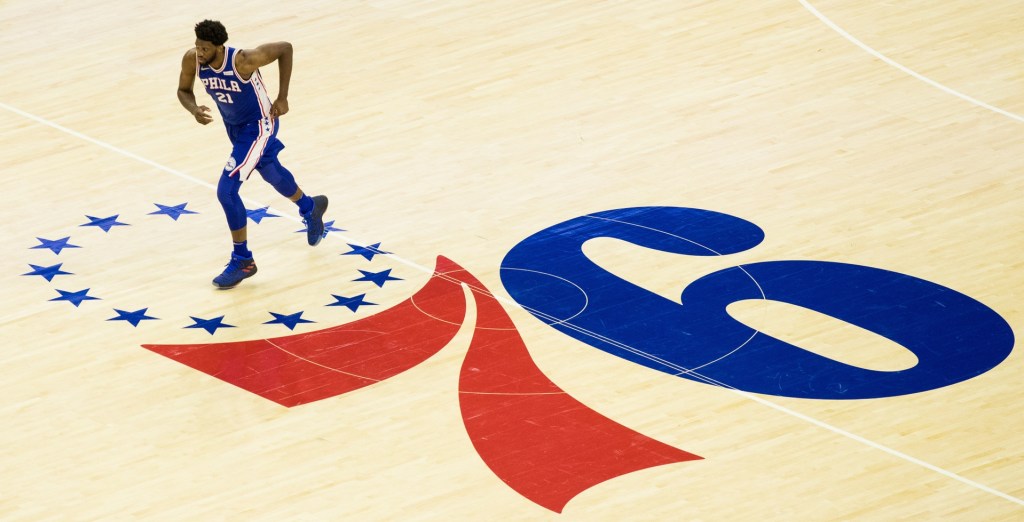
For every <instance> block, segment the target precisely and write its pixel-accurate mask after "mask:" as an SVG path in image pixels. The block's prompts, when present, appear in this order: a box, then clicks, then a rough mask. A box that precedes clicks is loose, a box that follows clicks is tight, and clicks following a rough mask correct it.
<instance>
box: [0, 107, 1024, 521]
mask: <svg viewBox="0 0 1024 522" xmlns="http://www.w3.org/2000/svg"><path fill="white" fill-rule="evenodd" d="M0 108H2V109H4V110H7V111H8V112H11V113H14V114H17V115H19V116H22V117H24V118H27V119H29V120H32V121H34V122H36V123H39V124H41V125H45V126H47V127H50V128H52V129H56V130H58V131H61V132H64V133H66V134H69V135H71V136H74V137H76V138H79V139H82V140H84V141H87V142H89V143H92V144H94V145H96V146H99V147H102V148H104V149H107V150H109V151H111V152H114V153H117V154H121V155H123V156H125V157H128V158H132V159H135V160H137V161H140V162H142V163H144V164H146V165H149V166H151V167H153V168H156V169H158V170H160V171H162V172H166V173H168V174H171V175H174V176H177V177H179V178H181V179H184V180H187V181H190V182H192V183H196V184H199V185H202V186H204V187H207V188H209V189H211V190H214V191H215V190H216V187H215V186H214V185H212V184H210V183H207V182H205V181H201V180H199V179H197V178H195V177H193V176H189V175H188V174H185V173H183V172H181V171H178V170H175V169H172V168H170V167H166V166H164V165H161V164H159V163H156V162H155V161H152V160H149V159H147V158H144V157H142V156H139V155H138V154H135V153H133V152H129V151H127V150H124V149H122V148H120V147H117V146H114V145H111V144H109V143H106V142H104V141H100V140H98V139H95V138H92V137H90V136H87V135H85V134H82V133H80V132H78V131H75V130H72V129H69V128H67V127H64V126H63V125H59V124H57V123H54V122H51V121H49V120H47V119H45V118H41V117H39V116H36V115H34V114H31V113H28V112H25V111H22V110H20V109H18V108H15V107H12V106H11V105H8V104H6V103H3V102H0ZM252 203H253V204H256V205H261V203H259V202H252ZM282 214H286V217H288V218H289V219H292V220H294V221H296V222H299V221H301V220H300V219H299V218H297V217H293V216H291V215H288V214H287V213H284V212H282ZM337 237H339V238H340V239H342V240H344V241H346V242H352V243H353V244H359V245H361V246H367V245H363V244H362V243H359V242H357V241H356V240H353V239H350V238H346V237H344V236H341V235H338V236H337ZM388 256H389V257H391V258H392V259H395V260H396V261H399V262H402V263H404V264H406V265H409V266H411V267H414V268H417V269H419V270H422V271H424V272H427V273H433V269H429V268H426V267H424V266H422V265H419V264H417V263H414V262H412V261H408V260H405V259H403V258H401V257H398V256H396V255H394V254H388ZM492 297H494V298H495V299H497V300H499V301H500V302H503V303H505V304H511V305H513V306H521V305H518V303H509V302H508V300H507V299H504V298H501V297H499V296H495V295H493V294H492ZM530 312H531V313H534V312H536V311H534V310H530ZM535 315H538V316H542V315H544V314H542V313H539V312H537V313H535ZM564 324H567V325H571V323H564ZM573 328H575V329H577V330H579V331H581V333H585V334H586V335H590V336H592V337H594V338H598V339H602V340H605V341H606V342H614V341H611V340H609V339H607V338H604V337H603V336H601V335H600V334H597V333H595V332H589V331H583V330H582V329H579V328H578V327H575V326H573ZM614 344H616V345H620V346H622V347H624V348H626V349H629V350H630V351H633V352H634V353H638V354H641V355H647V354H644V353H643V352H641V351H640V350H637V349H635V348H632V347H626V346H624V345H621V343H618V342H614ZM679 369H680V371H684V372H688V373H690V374H691V375H694V376H697V377H700V378H702V379H704V380H705V382H708V383H714V384H718V385H719V386H722V387H723V388H725V389H727V390H729V391H731V392H733V393H736V394H739V395H740V396H742V397H744V398H747V399H749V400H752V401H754V402H757V403H759V404H763V405H765V406H767V407H769V408H772V409H774V410H776V411H779V412H781V413H785V414H787V415H790V416H792V417H794V418H797V419H800V420H803V421H805V422H808V423H810V424H813V425H815V426H818V427H821V428H823V429H826V430H828V431H831V432H832V433H835V434H837V435H841V436H843V437H847V438H849V439H851V440H854V441H857V442H860V443H862V444H865V445H867V446H869V447H871V448H874V449H877V450H880V451H882V452H885V453H887V454H889V455H892V456H894V457H897V458H899V459H902V460H904V461H906V462H909V463H911V464H916V465H918V466H921V467H924V468H925V469H928V470H931V471H934V472H936V473H939V474H941V475H943V476H945V477H948V478H951V479H953V480H956V481H957V482H960V483H962V484H965V485H967V486H970V487H973V488H975V489H978V490H980V491H983V492H986V493H989V494H992V495H995V496H997V497H1000V498H1003V499H1006V500H1009V501H1010V502H1014V503H1016V504H1020V505H1022V506H1024V500H1022V499H1019V498H1017V497H1014V496H1011V495H1008V494H1006V493H1003V492H1001V491H998V490H996V489H993V488H990V487H988V486H986V485H984V484H980V483H978V482H975V481H973V480H970V479H968V478H966V477H963V476H961V475H958V474H956V473H953V472H952V471H948V470H945V469H943V468H940V467H938V466H935V465H932V464H929V463H927V462H925V461H923V460H920V459H917V458H914V457H911V456H910V455H907V454H905V453H902V452H900V451H897V450H895V449H892V448H889V447H887V446H884V445H882V444H879V443H876V442H874V441H871V440H869V439H866V438H864V437H861V436H859V435H856V434H853V433H850V432H848V431H845V430H843V429H840V428H837V427H835V426H832V425H831V424H828V423H826V422H823V421H820V420H817V419H815V418H812V417H809V416H807V415H804V414H802V413H799V412H797V411H794V410H791V409H789V408H786V407H785V406H781V405H778V404H775V403H773V402H771V401H768V400H766V399H763V398H761V397H758V396H756V395H751V394H749V393H746V392H743V391H740V390H737V389H735V388H732V387H729V386H724V385H722V384H721V383H716V382H715V381H714V380H713V379H710V378H708V377H705V376H703V375H701V374H699V373H697V372H693V371H691V370H689V369H687V368H679Z"/></svg>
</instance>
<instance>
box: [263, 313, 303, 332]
mask: <svg viewBox="0 0 1024 522" xmlns="http://www.w3.org/2000/svg"><path fill="white" fill-rule="evenodd" d="M270 315H272V316H274V320H273V321H267V322H265V323H263V324H283V325H285V326H287V327H288V329H289V330H294V329H295V325H297V324H299V323H313V322H316V321H310V320H308V319H303V318H302V312H296V313H294V314H291V315H283V314H278V313H274V312H270Z"/></svg>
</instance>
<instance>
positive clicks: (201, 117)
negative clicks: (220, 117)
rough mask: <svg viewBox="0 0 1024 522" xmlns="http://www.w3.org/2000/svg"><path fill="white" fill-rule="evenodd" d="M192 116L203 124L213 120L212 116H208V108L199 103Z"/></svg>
mask: <svg viewBox="0 0 1024 522" xmlns="http://www.w3.org/2000/svg"><path fill="white" fill-rule="evenodd" d="M192 116H195V118H196V121H198V122H199V123H202V124H203V125H206V124H207V123H210V122H211V121H213V116H210V108H209V107H207V106H205V105H200V106H199V107H196V112H193V113H192Z"/></svg>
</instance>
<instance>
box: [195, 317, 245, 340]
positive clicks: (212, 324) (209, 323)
mask: <svg viewBox="0 0 1024 522" xmlns="http://www.w3.org/2000/svg"><path fill="white" fill-rule="evenodd" d="M189 317H191V318H192V320H193V321H195V322H196V324H192V325H189V326H186V327H185V328H202V329H203V330H206V331H207V332H210V335H213V332H216V331H217V329H218V328H234V327H235V325H232V324H227V323H225V322H224V321H223V319H224V316H223V315H222V316H220V317H214V318H213V319H200V318H198V317H193V316H189Z"/></svg>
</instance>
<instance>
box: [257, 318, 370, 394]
mask: <svg viewBox="0 0 1024 522" xmlns="http://www.w3.org/2000/svg"><path fill="white" fill-rule="evenodd" d="M364 331H366V330H364ZM378 333H379V332H378ZM264 342H266V343H267V344H269V345H270V346H273V347H274V348H277V349H278V350H281V351H282V352H284V353H286V354H288V355H291V356H292V357H294V358H296V359H301V360H303V361H305V362H308V363H309V364H312V365H314V366H319V367H321V368H323V369H325V370H330V371H332V372H337V373H340V374H342V375H348V376H349V377H355V378H357V379H365V380H367V381H373V382H384V381H382V380H381V379H374V378H373V377H367V376H365V375H356V374H354V373H349V372H346V371H343V370H339V369H337V368H331V367H330V366H327V365H324V364H320V363H318V362H316V361H314V360H312V359H307V358H305V357H303V356H301V355H299V354H297V353H292V352H289V351H288V350H285V349H284V348H281V347H280V346H278V345H276V344H274V343H273V342H271V340H270V339H264Z"/></svg>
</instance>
